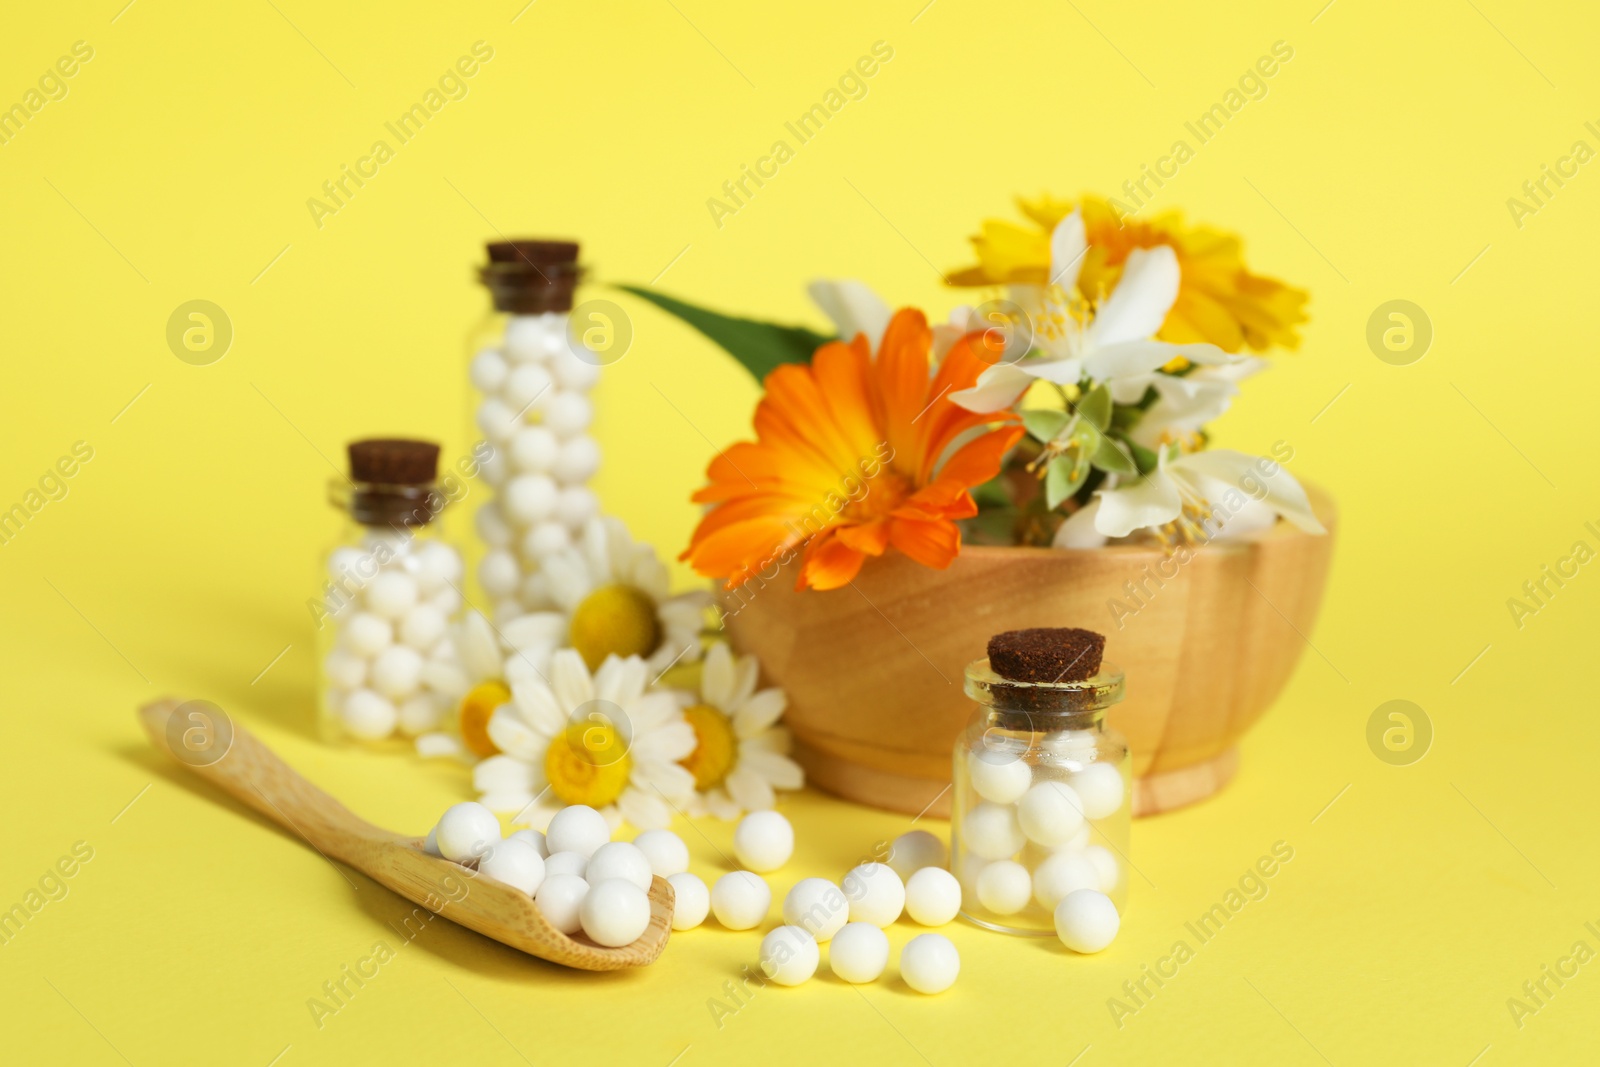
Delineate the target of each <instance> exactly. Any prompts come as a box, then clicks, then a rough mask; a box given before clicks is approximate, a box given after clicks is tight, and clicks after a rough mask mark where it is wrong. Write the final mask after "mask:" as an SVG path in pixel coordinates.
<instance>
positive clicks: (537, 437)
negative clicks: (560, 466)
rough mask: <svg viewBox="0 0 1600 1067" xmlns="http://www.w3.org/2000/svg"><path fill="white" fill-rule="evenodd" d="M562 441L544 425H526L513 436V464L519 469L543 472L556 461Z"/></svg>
mask: <svg viewBox="0 0 1600 1067" xmlns="http://www.w3.org/2000/svg"><path fill="white" fill-rule="evenodd" d="M559 447H560V442H559V441H557V440H556V435H555V434H553V433H551V432H550V431H549V429H547V428H546V427H544V426H525V427H523V428H522V429H520V430H518V431H517V433H516V436H514V437H513V438H511V465H512V466H513V467H515V468H516V469H517V470H519V471H524V472H527V473H531V474H543V473H545V472H546V471H548V470H549V469H550V465H551V464H552V463H554V462H555V461H556V450H557V449H558V448H559Z"/></svg>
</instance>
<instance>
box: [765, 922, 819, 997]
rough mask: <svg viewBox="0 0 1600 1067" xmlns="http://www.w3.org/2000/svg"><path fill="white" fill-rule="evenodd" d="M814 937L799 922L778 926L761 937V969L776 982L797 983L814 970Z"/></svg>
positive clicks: (815, 954)
mask: <svg viewBox="0 0 1600 1067" xmlns="http://www.w3.org/2000/svg"><path fill="white" fill-rule="evenodd" d="M820 959H821V953H820V952H819V951H818V950H817V942H816V939H815V938H813V937H812V936H811V935H810V934H809V933H807V932H806V931H805V930H803V929H801V928H800V927H798V926H780V927H778V928H777V929H776V930H774V931H772V932H771V933H770V934H768V935H767V936H766V937H764V938H762V939H761V969H762V971H764V972H765V973H766V975H767V977H768V978H770V979H771V980H772V981H774V982H777V983H778V984H779V985H789V986H794V985H799V984H800V983H801V982H804V981H805V980H806V979H808V978H810V977H811V976H812V975H814V974H816V973H817V963H818V961H819V960H820Z"/></svg>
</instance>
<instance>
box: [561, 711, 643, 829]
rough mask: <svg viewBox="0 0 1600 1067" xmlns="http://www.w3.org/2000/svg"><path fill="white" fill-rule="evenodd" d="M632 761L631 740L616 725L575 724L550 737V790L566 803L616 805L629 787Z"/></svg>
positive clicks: (594, 805) (593, 806)
mask: <svg viewBox="0 0 1600 1067" xmlns="http://www.w3.org/2000/svg"><path fill="white" fill-rule="evenodd" d="M632 767H633V760H632V759H631V758H630V757H629V756H628V741H627V738H625V737H624V736H623V735H622V734H621V732H619V731H618V730H617V728H616V727H614V726H612V725H610V724H602V723H596V722H584V723H574V724H572V725H571V726H568V727H567V728H566V729H565V730H563V731H561V732H560V733H559V734H557V735H556V736H555V737H553V738H551V740H550V748H549V749H548V750H547V751H546V752H545V757H544V773H545V777H546V779H548V780H549V782H550V792H552V793H554V794H555V795H556V796H557V797H558V798H560V800H561V801H562V802H563V803H566V804H587V805H589V807H591V808H603V807H605V806H606V805H608V804H615V803H616V802H617V799H618V798H619V797H621V796H622V791H623V790H624V789H626V788H627V787H628V772H629V771H630V770H631V769H632Z"/></svg>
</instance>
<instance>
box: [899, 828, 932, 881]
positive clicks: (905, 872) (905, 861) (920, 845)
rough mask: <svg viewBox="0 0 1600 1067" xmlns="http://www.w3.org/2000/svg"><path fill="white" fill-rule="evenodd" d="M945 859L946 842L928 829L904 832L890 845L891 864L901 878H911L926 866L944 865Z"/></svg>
mask: <svg viewBox="0 0 1600 1067" xmlns="http://www.w3.org/2000/svg"><path fill="white" fill-rule="evenodd" d="M944 859H945V848H944V842H943V841H941V840H939V839H938V838H937V837H935V836H933V835H932V834H930V833H929V832H928V831H926V830H911V831H908V832H906V833H903V834H901V835H900V836H899V837H897V838H895V839H894V844H892V845H890V846H889V859H888V863H889V866H890V867H893V868H894V873H895V874H898V875H899V876H900V877H901V879H906V878H910V877H911V876H912V875H913V874H915V873H916V872H918V871H920V870H922V868H924V867H943V866H944Z"/></svg>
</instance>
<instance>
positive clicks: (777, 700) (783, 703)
mask: <svg viewBox="0 0 1600 1067" xmlns="http://www.w3.org/2000/svg"><path fill="white" fill-rule="evenodd" d="M788 706H789V697H788V695H787V694H785V693H784V691H783V690H782V689H763V690H761V692H759V693H755V694H752V695H751V697H750V698H749V699H748V700H746V701H745V702H744V703H743V704H741V705H739V710H738V711H737V712H735V713H734V716H733V732H734V733H735V734H736V735H738V736H739V737H754V736H756V735H757V734H759V733H761V732H762V731H764V730H766V728H767V727H769V726H771V725H772V724H773V723H775V722H777V721H778V719H779V717H780V716H782V715H783V711H784V709H785V708H787V707H788Z"/></svg>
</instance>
